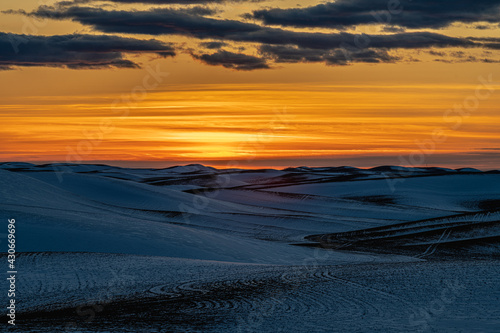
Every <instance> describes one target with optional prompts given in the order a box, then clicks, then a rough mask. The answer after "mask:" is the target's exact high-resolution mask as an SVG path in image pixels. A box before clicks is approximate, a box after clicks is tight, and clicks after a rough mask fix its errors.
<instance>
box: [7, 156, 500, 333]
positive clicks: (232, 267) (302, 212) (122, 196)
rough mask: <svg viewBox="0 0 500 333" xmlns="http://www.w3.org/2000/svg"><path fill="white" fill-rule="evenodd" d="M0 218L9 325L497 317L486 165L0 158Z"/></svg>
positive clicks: (499, 197) (496, 212) (492, 195)
mask: <svg viewBox="0 0 500 333" xmlns="http://www.w3.org/2000/svg"><path fill="white" fill-rule="evenodd" d="M0 218H1V219H2V220H4V221H7V219H13V218H14V219H15V220H16V239H17V251H18V252H20V253H19V254H18V258H17V260H18V265H19V281H18V284H19V293H18V299H19V305H18V309H17V310H18V312H19V313H22V314H23V318H26V319H23V320H22V323H21V322H20V325H24V326H23V328H22V329H23V332H56V331H58V330H59V331H63V332H64V331H70V330H69V328H68V327H70V326H71V327H73V326H75V327H77V328H78V330H80V331H84V332H102V331H106V332H124V331H133V332H141V330H142V331H144V332H157V331H158V332H163V331H165V332H170V331H200V332H207V331H213V332H217V331H227V332H235V331H238V330H239V331H241V332H247V331H250V332H253V331H255V332H262V331H269V332H271V331H276V330H277V329H278V328H282V329H283V330H284V331H287V332H292V331H297V332H306V331H307V332H309V331H325V332H332V331H335V332H337V331H338V332H347V331H359V332H363V331H367V328H369V327H373V331H388V330H389V331H405V332H408V331H423V330H431V331H432V330H438V331H447V330H449V331H453V329H454V328H458V327H462V326H460V325H465V323H466V322H467V325H470V327H468V329H467V331H474V329H476V328H477V331H478V332H479V331H482V332H494V331H495V330H494V328H495V327H498V326H497V325H498V324H499V322H498V318H500V316H499V312H498V308H499V307H498V305H499V303H498V302H499V301H498V299H499V297H500V295H499V292H500V291H499V290H500V282H499V280H498V276H499V275H498V273H499V271H500V267H499V266H500V265H499V262H500V261H499V257H500V247H499V244H500V171H498V170H493V171H487V172H482V171H479V170H475V169H459V170H452V169H445V168H405V167H396V166H383V167H377V168H373V169H358V168H353V167H331V168H310V167H298V168H288V169H284V170H271V169H263V170H237V169H231V170H217V169H214V168H211V167H205V166H202V165H188V166H179V167H172V168H166V169H127V168H119V167H113V166H106V165H74V164H48V165H33V164H29V163H1V164H0ZM0 233H1V231H0ZM2 240H3V241H4V240H5V234H4V238H3V239H2ZM3 244H5V243H4V242H3ZM298 245H300V246H298ZM3 256H4V257H5V255H3ZM5 260H6V257H5ZM422 279H424V280H425V281H426V282H425V283H424V282H423V281H422ZM471 279H472V280H471ZM475 279H477V280H478V281H479V280H480V281H483V282H484V283H474V281H475ZM110 281H111V282H110ZM457 281H458V282H457ZM449 285H455V289H456V290H455V291H456V295H455V294H453V295H455V296H454V301H453V302H449V303H446V302H445V303H443V302H444V301H441V303H443V304H444V305H445V308H446V310H443V311H441V312H439V311H438V312H439V313H438V312H436V311H434V312H436V313H434V312H433V311H432V306H433V305H432V304H434V303H433V302H435V301H436V299H438V300H439V299H440V293H441V292H442V291H443V290H448V289H449V288H451V287H449ZM495 290H496V291H495ZM455 291H453V292H455ZM103 295H105V297H103ZM2 297H3V298H1V299H2V301H5V302H6V301H7V300H6V295H3V293H2ZM103 298H104V299H103ZM141 306H142V307H145V308H144V309H142V310H138V307H141ZM101 308H102V309H101ZM470 308H473V309H474V310H470ZM98 309H101V310H100V311H97V310H98ZM87 310H88V311H87ZM90 314H93V315H92V316H90ZM138 314H140V316H142V317H141V318H143V319H140V320H137V322H136V324H134V325H130V326H128V324H126V322H127V320H129V319H130V318H136V317H137V315H138ZM90 318H91V320H88V319H90ZM127 318H128V319H127ZM147 318H149V319H147ZM249 318H250V319H249ZM279 318H281V319H279ZM318 318H328V320H322V321H319V319H318ZM495 318H496V319H495ZM278 319H279V320H278ZM256 322H257V324H256ZM353 322H355V323H356V324H353ZM65 325H66V326H65ZM68 325H69V326H68ZM332 325H334V326H335V327H334V328H332V327H333V326H332ZM370 325H371V326H370ZM71 329H73V328H71ZM294 329H295V330H294ZM314 329H316V330H314Z"/></svg>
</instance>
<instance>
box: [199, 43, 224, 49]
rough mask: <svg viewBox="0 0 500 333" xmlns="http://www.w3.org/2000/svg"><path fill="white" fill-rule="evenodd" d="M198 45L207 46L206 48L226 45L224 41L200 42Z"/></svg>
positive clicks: (218, 47) (217, 47)
mask: <svg viewBox="0 0 500 333" xmlns="http://www.w3.org/2000/svg"><path fill="white" fill-rule="evenodd" d="M200 46H201V47H204V48H207V49H220V48H222V47H224V46H227V43H224V42H205V43H200Z"/></svg>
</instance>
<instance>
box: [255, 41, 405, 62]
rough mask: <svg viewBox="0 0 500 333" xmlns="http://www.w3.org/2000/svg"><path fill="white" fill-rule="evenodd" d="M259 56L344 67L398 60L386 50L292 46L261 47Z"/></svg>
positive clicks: (277, 60) (279, 60)
mask: <svg viewBox="0 0 500 333" xmlns="http://www.w3.org/2000/svg"><path fill="white" fill-rule="evenodd" d="M260 52H261V54H263V55H265V56H267V57H270V58H272V59H273V60H274V61H276V62H281V63H298V62H324V63H326V64H327V65H336V66H344V65H348V64H349V63H353V62H363V63H382V62H384V63H393V62H395V61H397V60H399V58H398V57H394V56H391V55H390V54H389V53H388V52H387V50H372V49H367V50H361V51H348V50H333V51H323V50H317V49H303V48H298V47H294V46H292V45H277V46H276V45H262V46H261V47H260Z"/></svg>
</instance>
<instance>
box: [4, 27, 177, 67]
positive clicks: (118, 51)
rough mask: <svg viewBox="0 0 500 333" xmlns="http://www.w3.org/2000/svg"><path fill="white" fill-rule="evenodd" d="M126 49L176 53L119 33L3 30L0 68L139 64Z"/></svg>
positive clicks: (160, 44) (162, 54)
mask: <svg viewBox="0 0 500 333" xmlns="http://www.w3.org/2000/svg"><path fill="white" fill-rule="evenodd" d="M125 53H155V54H158V55H160V56H163V57H167V56H174V55H175V52H174V49H173V47H172V46H171V45H170V44H166V43H162V42H160V41H157V40H153V39H152V40H138V39H133V38H121V37H116V36H94V35H62V36H50V37H47V36H33V35H16V34H6V33H0V69H4V70H5V69H12V68H13V67H18V66H46V67H66V68H71V69H84V68H109V67H118V68H136V67H138V65H137V64H136V63H134V62H132V61H130V60H126V59H124V57H123V56H124V54H125Z"/></svg>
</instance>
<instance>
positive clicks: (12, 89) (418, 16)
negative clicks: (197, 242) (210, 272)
mask: <svg viewBox="0 0 500 333" xmlns="http://www.w3.org/2000/svg"><path fill="white" fill-rule="evenodd" d="M499 24H500V3H499V2H498V1H492V0H476V1H459V0H454V1H451V0H443V1H431V0H419V1H410V0H337V1H332V2H328V1H327V2H325V1H312V0H307V1H301V2H300V4H298V3H297V1H289V0H272V1H271V0H269V1H266V0H262V1H259V0H194V1H188V0H108V1H95V0H66V1H56V0H24V1H14V0H3V1H2V2H0V122H1V124H2V126H1V128H0V162H2V161H4V162H6V161H23V162H31V163H51V162H70V163H107V164H112V165H120V166H135V167H166V166H172V165H184V164H191V163H201V164H205V165H210V166H215V167H220V168H232V167H241V168H253V167H269V168H284V167H289V166H339V165H351V166H356V167H373V166H378V165H405V166H443V167H452V168H460V167H475V168H479V169H483V170H487V169H500V159H499V157H500V155H499V154H500V136H499V132H500V112H499V111H498V107H499V106H500V67H499V62H500V53H499V52H500V26H499Z"/></svg>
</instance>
